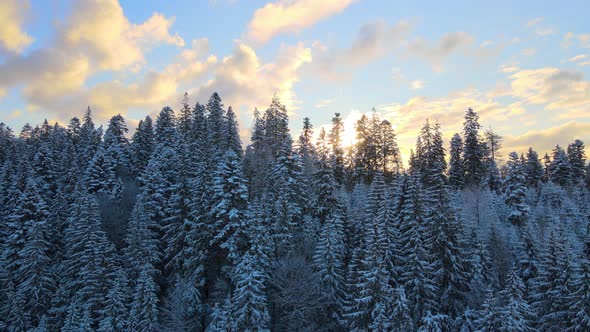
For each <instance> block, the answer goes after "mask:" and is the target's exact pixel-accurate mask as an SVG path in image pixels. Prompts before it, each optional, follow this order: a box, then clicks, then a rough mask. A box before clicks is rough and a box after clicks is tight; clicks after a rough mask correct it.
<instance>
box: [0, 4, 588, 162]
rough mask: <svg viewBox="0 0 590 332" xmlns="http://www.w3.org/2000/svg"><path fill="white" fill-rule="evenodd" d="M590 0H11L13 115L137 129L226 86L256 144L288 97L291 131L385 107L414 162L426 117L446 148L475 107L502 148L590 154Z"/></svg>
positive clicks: (5, 78)
mask: <svg viewBox="0 0 590 332" xmlns="http://www.w3.org/2000/svg"><path fill="white" fill-rule="evenodd" d="M589 7H590V4H589V3H588V1H560V2H557V1H539V0H537V1H518V2H514V1H452V0H450V1H419V0H418V1H412V2H405V1H404V2H398V1H386V0H382V1H379V0H323V1H316V0H274V1H270V2H269V1H257V0H209V1H207V0H201V1H194V0H169V1H143V0H126V1H123V0H121V1H118V0H80V1H75V0H30V1H23V0H2V1H0V22H2V24H0V121H1V122H5V123H6V124H8V125H9V126H10V127H12V128H13V129H14V130H15V131H16V132H18V131H19V130H20V128H21V127H22V126H23V125H24V124H25V123H27V122H29V123H31V124H38V123H40V122H42V121H43V119H48V120H49V121H51V122H55V121H59V122H60V123H65V122H67V121H68V119H69V118H71V117H73V116H78V117H80V116H81V115H82V114H83V111H84V110H85V109H86V107H87V106H90V107H91V109H92V110H93V114H94V117H95V120H96V121H97V122H98V123H101V124H105V123H106V122H107V121H108V119H109V118H110V117H111V116H113V115H115V114H118V113H120V114H122V115H123V116H124V117H125V118H126V120H127V123H128V126H129V127H130V129H132V130H133V128H134V127H135V126H136V125H137V122H138V121H139V120H140V119H142V118H143V117H144V116H145V115H146V114H149V115H151V116H156V115H157V114H158V112H159V110H160V109H161V108H162V107H164V106H166V105H169V106H171V107H172V108H174V109H178V108H179V105H180V101H181V99H182V95H183V94H184V92H185V91H186V92H188V94H189V97H190V102H191V104H194V103H195V102H197V101H199V102H201V103H206V102H207V100H208V98H209V96H210V95H211V94H212V93H213V92H214V91H217V92H218V93H219V94H220V96H221V98H222V100H223V102H224V104H225V105H226V106H229V105H231V106H232V107H233V108H234V109H235V110H236V111H237V112H238V116H239V119H240V126H241V128H240V129H241V133H242V136H243V140H244V142H247V140H248V137H249V130H250V126H251V118H252V114H253V111H254V108H255V107H258V108H259V109H261V110H263V109H265V107H266V106H267V105H268V104H269V103H270V101H271V98H272V96H273V94H277V95H278V96H279V97H280V98H281V100H282V101H283V103H285V104H286V105H287V107H288V109H289V113H290V116H291V118H290V121H291V122H290V125H291V128H292V131H293V134H294V135H297V134H298V132H299V128H300V127H301V123H302V119H303V118H304V117H309V118H310V119H311V121H312V123H313V124H314V126H315V128H316V132H317V131H319V128H320V127H321V126H327V125H328V124H329V123H330V120H331V118H332V117H333V116H334V113H335V112H339V113H341V114H342V116H343V118H344V119H345V139H344V142H345V144H350V143H352V142H353V137H354V123H355V122H356V120H358V118H359V117H360V116H361V115H362V114H363V113H369V114H370V113H372V112H377V113H378V114H379V115H380V116H381V117H383V118H385V119H388V120H389V121H390V122H391V123H392V124H393V126H394V128H395V130H396V132H397V135H398V142H399V145H400V147H401V149H402V153H403V155H404V157H405V159H406V160H407V156H408V151H409V149H410V148H412V146H413V145H414V143H415V138H416V136H417V133H418V130H419V128H420V126H421V125H422V123H424V121H425V120H426V119H429V120H430V121H438V122H439V123H440V124H441V126H442V129H443V133H444V135H445V138H446V139H447V141H448V139H449V138H450V137H451V136H452V134H453V133H455V132H459V131H460V130H461V126H462V122H463V118H462V117H463V114H464V113H465V111H466V109H467V108H468V107H471V108H473V109H474V110H475V111H476V112H478V114H479V116H480V123H481V125H482V127H483V128H484V129H487V128H492V129H493V130H494V131H496V132H498V133H499V134H500V135H502V136H503V137H504V148H503V153H504V155H507V154H508V153H509V152H510V151H517V152H524V151H525V150H526V149H528V147H529V146H532V147H533V148H534V149H536V150H538V151H539V152H541V153H544V152H548V151H550V150H551V149H552V148H553V147H554V146H555V144H560V145H562V146H565V145H567V144H568V143H569V142H571V141H573V140H574V139H582V140H584V141H586V142H588V143H589V144H590V81H589V79H588V76H589V75H590V24H589V23H588V20H587V15H586V13H588V11H589V9H590V8H589Z"/></svg>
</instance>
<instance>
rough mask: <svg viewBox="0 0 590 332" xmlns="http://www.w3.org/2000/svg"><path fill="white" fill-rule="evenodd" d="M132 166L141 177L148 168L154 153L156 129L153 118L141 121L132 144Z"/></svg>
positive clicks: (147, 117)
mask: <svg viewBox="0 0 590 332" xmlns="http://www.w3.org/2000/svg"><path fill="white" fill-rule="evenodd" d="M130 150H131V164H132V167H133V171H134V172H135V174H136V175H140V174H141V173H142V172H143V170H144V169H145V167H146V166H147V164H148V162H149V160H150V157H151V155H152V152H153V151H154V127H153V124H152V118H150V117H149V116H146V117H145V119H144V120H140V121H139V124H138V126H137V130H135V133H134V134H133V139H132V142H131V148H130Z"/></svg>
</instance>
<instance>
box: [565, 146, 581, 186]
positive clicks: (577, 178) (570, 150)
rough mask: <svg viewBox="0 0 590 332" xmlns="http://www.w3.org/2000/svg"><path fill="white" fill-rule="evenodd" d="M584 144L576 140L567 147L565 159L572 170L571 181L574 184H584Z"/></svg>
mask: <svg viewBox="0 0 590 332" xmlns="http://www.w3.org/2000/svg"><path fill="white" fill-rule="evenodd" d="M584 148H585V147H584V142H582V141H581V140H579V139H577V140H575V141H574V142H573V143H571V144H570V145H568V147H567V157H568V161H569V164H570V166H571V168H572V180H573V183H574V184H580V183H582V182H584V178H585V171H586V170H585V168H586V153H585V151H584Z"/></svg>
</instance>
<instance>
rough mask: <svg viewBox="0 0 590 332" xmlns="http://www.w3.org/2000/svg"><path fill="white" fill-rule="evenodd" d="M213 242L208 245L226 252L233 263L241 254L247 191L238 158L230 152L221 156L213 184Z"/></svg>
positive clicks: (244, 240)
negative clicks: (215, 246) (213, 245)
mask: <svg viewBox="0 0 590 332" xmlns="http://www.w3.org/2000/svg"><path fill="white" fill-rule="evenodd" d="M211 205H212V209H211V212H210V213H211V219H212V221H213V224H212V234H213V239H212V241H211V244H215V245H217V246H219V247H220V248H221V249H223V250H224V251H226V253H227V257H228V258H229V259H230V261H232V262H235V261H236V260H237V259H238V258H239V257H240V256H241V255H242V254H243V252H244V247H245V245H246V240H247V239H246V235H245V234H244V231H245V229H246V222H247V216H246V211H247V208H248V188H247V187H246V180H245V179H244V176H243V174H242V170H241V165H240V161H239V157H238V156H237V155H236V154H235V152H234V151H233V150H228V151H227V152H226V153H225V156H224V159H223V161H222V162H221V163H220V164H219V167H218V169H217V172H216V173H215V176H214V180H213V197H212V198H211Z"/></svg>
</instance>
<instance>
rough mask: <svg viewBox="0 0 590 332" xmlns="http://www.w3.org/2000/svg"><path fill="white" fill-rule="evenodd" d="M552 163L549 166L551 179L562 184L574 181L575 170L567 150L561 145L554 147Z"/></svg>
mask: <svg viewBox="0 0 590 332" xmlns="http://www.w3.org/2000/svg"><path fill="white" fill-rule="evenodd" d="M552 157H553V158H552V161H551V164H549V167H548V168H547V172H548V176H549V180H551V182H553V183H556V184H559V185H561V186H564V187H565V186H568V185H570V184H571V183H572V177H573V170H572V167H571V165H570V162H569V160H568V156H567V154H566V153H565V151H564V150H563V149H562V148H561V147H560V146H559V145H557V146H555V149H553V155H552Z"/></svg>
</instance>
